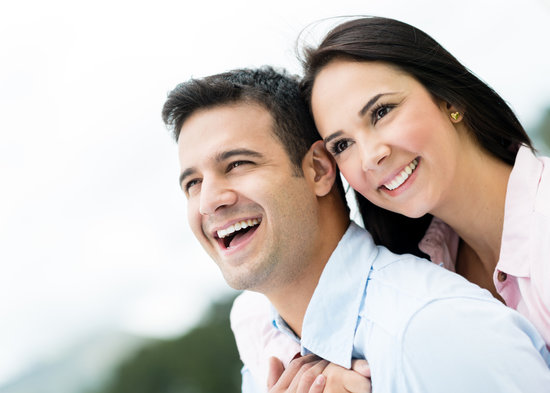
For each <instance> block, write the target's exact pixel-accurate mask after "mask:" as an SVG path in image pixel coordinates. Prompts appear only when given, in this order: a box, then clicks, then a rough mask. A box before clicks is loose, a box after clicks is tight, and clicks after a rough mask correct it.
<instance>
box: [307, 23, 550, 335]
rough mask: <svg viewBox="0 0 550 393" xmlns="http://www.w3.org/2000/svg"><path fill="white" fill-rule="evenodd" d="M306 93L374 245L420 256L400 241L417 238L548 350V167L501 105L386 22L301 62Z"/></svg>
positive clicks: (459, 69) (419, 37) (440, 54)
mask: <svg viewBox="0 0 550 393" xmlns="http://www.w3.org/2000/svg"><path fill="white" fill-rule="evenodd" d="M302 86H303V92H304V94H305V97H306V99H308V100H309V102H310V105H311V108H312V112H313V115H314V118H315V122H316V125H317V127H318V129H319V133H320V134H321V136H322V137H323V139H324V140H325V143H326V146H327V149H328V150H329V151H330V152H331V153H332V154H333V155H334V157H335V159H336V162H337V163H338V166H339V168H340V170H341V171H342V174H343V175H344V177H345V178H346V179H347V181H348V182H349V183H350V185H351V186H352V187H353V188H354V189H355V190H356V192H358V193H360V194H361V195H362V197H365V198H366V199H367V200H368V201H370V203H369V202H367V201H366V200H365V199H364V198H362V197H360V198H359V203H360V206H361V213H362V214H363V217H364V221H365V224H366V227H367V229H368V230H369V231H370V232H371V233H372V234H373V236H374V237H375V239H376V241H377V242H378V243H379V244H383V245H386V246H387V247H389V248H390V249H392V250H393V251H395V252H413V253H416V254H418V248H417V247H416V246H415V245H414V244H412V245H411V244H410V243H408V244H407V242H402V241H401V239H403V238H404V237H408V236H407V235H409V234H413V235H416V238H414V236H411V237H412V238H413V239H414V240H416V239H417V238H418V237H422V236H424V238H423V239H422V241H421V242H420V244H419V247H420V250H422V251H423V252H425V253H427V254H428V255H429V256H430V258H431V259H432V262H435V263H440V264H443V265H444V266H445V267H446V268H448V269H451V270H454V271H456V272H457V273H458V274H460V275H462V276H464V277H465V278H467V279H468V280H470V281H472V282H474V283H476V284H478V285H480V286H481V287H483V288H486V289H488V290H489V291H491V293H492V294H493V295H494V296H495V297H497V298H499V299H501V300H503V301H504V302H505V303H506V304H507V305H508V306H510V307H512V308H515V309H517V310H518V311H519V312H520V313H522V314H524V315H525V316H526V317H527V318H528V319H530V320H531V322H532V323H533V324H534V325H535V326H536V327H537V328H538V330H539V331H540V333H541V334H542V336H543V337H544V339H545V341H546V343H547V345H549V346H550V290H549V289H547V288H545V287H547V285H544V286H543V284H544V281H545V280H546V282H548V279H549V278H550V198H549V196H550V172H549V171H548V169H547V168H548V166H549V165H550V160H549V159H548V158H542V159H539V158H536V157H535V156H534V155H533V148H532V146H531V142H530V140H529V137H528V136H527V134H526V133H525V131H524V130H523V128H522V126H521V124H520V123H519V121H518V120H517V118H516V116H515V115H514V113H513V112H512V110H511V109H510V108H509V107H508V105H507V104H506V103H505V102H504V101H503V100H502V98H501V97H499V96H498V94H496V93H495V92H494V91H493V90H492V89H491V88H490V87H488V86H487V85H486V84H485V83H483V82H482V81H480V80H479V79H478V78H477V77H476V76H474V75H473V74H472V73H471V72H469V71H468V70H467V69H466V68H465V67H464V66H462V65H461V64H460V63H459V62H458V61H457V60H456V59H455V58H454V57H453V56H452V55H451V54H449V53H448V52H447V51H446V50H445V49H443V48H442V47H441V46H440V45H439V44H438V43H437V42H435V41H434V40H433V39H432V38H431V37H429V36H428V35H426V34H425V33H423V32H421V31H420V30H418V29H416V28H414V27H412V26H410V25H407V24H405V23H402V22H398V21H395V20H391V19H386V18H363V19H358V20H353V21H349V22H346V23H344V24H342V25H340V26H338V27H336V28H335V29H334V30H332V31H331V32H330V33H329V34H328V35H327V37H326V38H325V39H324V40H323V42H322V43H321V45H320V46H319V47H318V48H317V49H315V50H309V51H308V52H307V58H306V62H305V77H304V80H303V84H302ZM545 170H546V172H545ZM373 204H374V205H376V206H378V207H380V208H382V209H387V210H390V211H392V212H395V213H398V214H401V215H403V216H406V217H410V218H411V219H412V220H411V219H405V218H402V217H401V216H399V215H397V216H396V215H389V214H388V213H386V212H385V211H384V210H382V209H380V208H377V207H375V206H374V205H373ZM426 215H428V216H426ZM429 215H433V216H434V217H435V218H434V219H433V220H432V221H431V225H430V227H429V228H428V230H427V232H426V231H425V230H423V229H424V228H425V227H426V224H427V220H428V219H430V218H429V217H430V216H429ZM386 216H390V217H393V218H388V219H386V218H385V217H386ZM400 220H403V221H405V222H408V223H409V227H408V228H407V232H405V233H404V232H403V229H402V226H401V224H400V222H399V221H400ZM430 220H431V219H430Z"/></svg>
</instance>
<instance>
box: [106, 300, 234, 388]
mask: <svg viewBox="0 0 550 393" xmlns="http://www.w3.org/2000/svg"><path fill="white" fill-rule="evenodd" d="M233 299H234V297H231V298H230V299H227V300H224V301H223V302H219V303H216V304H214V305H213V306H212V307H211V309H210V310H209V312H208V314H207V315H206V317H205V318H204V319H203V321H202V322H201V323H199V324H198V325H197V326H196V327H195V328H193V329H192V330H190V331H189V332H187V333H186V334H185V335H184V336H182V337H180V338H178V339H174V340H166V341H162V342H157V343H154V344H151V345H149V346H147V347H145V348H143V349H142V350H141V351H139V352H138V353H137V354H136V355H135V356H134V357H132V358H131V359H128V360H127V361H126V362H124V363H123V364H122V365H121V366H120V367H119V368H118V370H117V371H116V372H115V374H114V376H113V378H112V379H111V381H110V383H109V384H108V386H107V387H105V388H104V389H102V390H101V391H100V392H98V393H203V392H204V393H207V392H208V393H216V392H220V393H221V392H223V393H232V392H235V393H237V392H240V391H241V373H240V369H241V366H242V364H241V361H240V359H239V356H238V353H237V348H236V345H235V340H234V338H233V334H232V332H231V329H230V326H229V311H230V309H231V305H232V303H233Z"/></svg>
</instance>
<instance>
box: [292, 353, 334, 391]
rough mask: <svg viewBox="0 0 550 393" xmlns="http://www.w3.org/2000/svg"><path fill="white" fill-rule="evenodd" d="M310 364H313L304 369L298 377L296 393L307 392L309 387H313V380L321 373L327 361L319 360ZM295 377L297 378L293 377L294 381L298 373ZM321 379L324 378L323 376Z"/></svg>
mask: <svg viewBox="0 0 550 393" xmlns="http://www.w3.org/2000/svg"><path fill="white" fill-rule="evenodd" d="M311 364H313V366H311V367H309V368H308V369H307V370H305V371H304V372H303V373H302V374H301V376H300V377H299V382H298V388H297V393H308V392H309V391H310V389H311V388H312V387H314V385H315V381H316V380H317V378H318V377H319V375H322V373H323V371H324V370H325V368H326V367H327V366H328V364H329V362H327V361H326V360H320V361H318V362H316V363H311ZM302 368H305V367H302ZM296 377H297V378H295V379H294V380H295V381H296V380H297V379H298V375H297V376H296ZM322 380H324V378H323V379H322ZM321 391H322V389H321Z"/></svg>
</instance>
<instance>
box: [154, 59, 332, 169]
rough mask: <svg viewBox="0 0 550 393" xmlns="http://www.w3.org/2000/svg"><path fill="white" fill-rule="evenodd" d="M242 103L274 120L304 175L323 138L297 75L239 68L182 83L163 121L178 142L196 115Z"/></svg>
mask: <svg viewBox="0 0 550 393" xmlns="http://www.w3.org/2000/svg"><path fill="white" fill-rule="evenodd" d="M239 102H250V103H255V104H259V105H261V106H263V107H264V108H265V109H267V110H268V111H269V112H270V113H271V116H272V117H273V122H274V124H273V133H274V135H275V136H276V137H277V139H278V140H279V141H280V142H281V144H282V145H283V147H284V148H285V150H286V152H287V154H288V156H289V158H290V161H291V162H292V164H293V165H294V166H295V168H296V169H297V171H298V173H299V174H302V160H303V158H304V156H305V154H306V152H307V151H308V150H309V148H310V147H311V145H312V144H313V143H314V142H315V141H317V140H319V139H321V137H320V136H319V133H318V132H317V129H316V128H315V124H314V123H313V119H312V117H311V115H310V113H309V109H308V107H307V105H306V104H305V102H304V101H303V99H302V98H301V95H300V90H299V82H298V79H297V78H296V77H294V76H291V75H289V74H288V73H286V72H284V71H281V72H278V71H276V70H274V69H273V68H271V67H267V66H266V67H262V68H260V69H256V70H251V69H238V70H233V71H229V72H224V73H221V74H217V75H211V76H207V77H205V78H202V79H191V80H189V81H187V82H184V83H181V84H179V85H178V86H176V88H175V89H174V90H172V91H171V92H170V93H169V94H168V99H167V100H166V103H165V104H164V108H163V109H162V119H163V120H164V122H165V123H166V125H167V126H169V127H171V128H172V131H173V135H174V137H175V139H176V141H177V140H178V138H179V134H180V131H181V127H182V126H183V123H184V122H185V121H186V120H187V119H188V118H189V116H191V115H192V114H193V113H194V112H196V111H198V110H201V109H208V108H213V107H216V106H220V105H228V104H234V103H239Z"/></svg>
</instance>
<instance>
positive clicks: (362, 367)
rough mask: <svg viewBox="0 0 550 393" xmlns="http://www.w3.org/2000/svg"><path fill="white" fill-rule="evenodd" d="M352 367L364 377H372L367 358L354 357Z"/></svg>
mask: <svg viewBox="0 0 550 393" xmlns="http://www.w3.org/2000/svg"><path fill="white" fill-rule="evenodd" d="M351 369H352V370H353V371H355V372H358V373H359V374H361V375H362V376H364V377H369V378H370V376H371V375H370V366H369V363H368V362H367V361H366V360H365V359H354V360H352V362H351Z"/></svg>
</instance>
